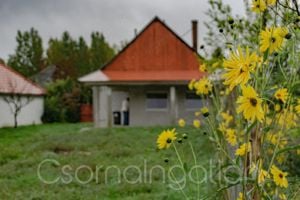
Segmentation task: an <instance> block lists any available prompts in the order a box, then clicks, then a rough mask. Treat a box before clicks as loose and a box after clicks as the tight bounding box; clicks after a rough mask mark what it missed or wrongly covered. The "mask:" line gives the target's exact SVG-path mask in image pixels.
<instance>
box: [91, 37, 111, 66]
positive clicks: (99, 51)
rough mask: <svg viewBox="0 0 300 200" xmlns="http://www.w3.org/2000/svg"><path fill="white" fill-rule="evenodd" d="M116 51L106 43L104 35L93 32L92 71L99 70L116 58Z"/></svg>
mask: <svg viewBox="0 0 300 200" xmlns="http://www.w3.org/2000/svg"><path fill="white" fill-rule="evenodd" d="M114 54H115V53H114V50H113V49H112V48H111V47H110V46H109V44H108V43H107V42H106V41H105V38H104V36H103V34H100V33H99V32H93V33H92V34H91V48H90V55H91V69H92V70H95V69H99V67H102V66H103V65H104V64H105V63H106V62H108V61H109V60H110V59H111V58H112V57H113V56H114Z"/></svg>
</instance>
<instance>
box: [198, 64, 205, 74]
mask: <svg viewBox="0 0 300 200" xmlns="http://www.w3.org/2000/svg"><path fill="white" fill-rule="evenodd" d="M199 71H200V72H207V67H206V65H205V64H200V65H199Z"/></svg>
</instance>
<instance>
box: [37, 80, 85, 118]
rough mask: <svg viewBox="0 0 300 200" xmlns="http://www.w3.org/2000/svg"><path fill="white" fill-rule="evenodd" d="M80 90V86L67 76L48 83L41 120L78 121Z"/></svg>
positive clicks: (81, 94) (81, 93)
mask: <svg viewBox="0 0 300 200" xmlns="http://www.w3.org/2000/svg"><path fill="white" fill-rule="evenodd" d="M82 91H83V89H81V86H80V85H79V84H78V83H76V82H75V81H73V80H72V79H69V78H68V79H66V80H57V81H56V82H54V83H52V84H50V85H49V86H48V87H47V96H46V98H45V111H44V115H43V121H44V122H78V121H79V120H80V112H79V109H80V103H81V98H83V97H82V96H83V92H82ZM86 98H87V97H86Z"/></svg>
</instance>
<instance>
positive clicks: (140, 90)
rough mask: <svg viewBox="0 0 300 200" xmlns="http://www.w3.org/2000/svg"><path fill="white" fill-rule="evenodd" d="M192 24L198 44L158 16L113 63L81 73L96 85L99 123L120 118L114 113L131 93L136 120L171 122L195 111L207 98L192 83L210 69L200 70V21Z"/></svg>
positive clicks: (132, 119)
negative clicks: (201, 95)
mask: <svg viewBox="0 0 300 200" xmlns="http://www.w3.org/2000/svg"><path fill="white" fill-rule="evenodd" d="M192 24H193V26H192V33H193V39H194V40H193V47H191V46H189V45H188V44H187V43H186V42H185V41H184V40H182V39H181V38H180V37H179V36H178V35H177V34H176V33H175V32H174V31H173V30H172V29H171V28H170V27H169V26H167V25H166V24H165V22H163V21H162V20H160V19H159V18H158V17H155V18H154V19H153V20H152V21H151V22H150V23H149V24H148V25H147V26H146V27H145V28H144V29H143V30H142V31H141V32H140V33H139V34H138V35H137V36H136V37H135V38H134V39H133V40H132V41H131V42H130V43H129V44H128V45H127V46H126V47H125V48H124V49H123V50H122V51H120V52H119V53H118V55H116V56H115V57H114V58H113V59H112V60H111V61H110V62H109V63H107V64H106V65H105V66H103V67H102V68H101V69H99V70H97V71H95V72H92V73H90V74H88V75H86V76H84V77H81V78H80V79H79V81H80V82H83V83H85V84H87V85H91V86H92V89H93V113H94V123H95V126H96V127H110V126H111V125H113V124H114V123H113V122H114V121H115V122H116V121H119V120H114V117H116V116H118V115H116V114H118V113H119V111H121V109H122V108H121V105H122V104H123V103H122V102H123V101H124V100H125V99H130V100H129V119H127V120H129V125H132V126H153V125H171V124H174V123H176V121H177V120H178V119H179V118H181V117H184V118H185V119H186V118H187V116H190V117H191V118H192V117H193V116H194V112H195V111H196V110H198V109H199V108H200V107H201V104H202V101H201V99H200V97H199V96H197V95H195V94H194V93H192V92H190V91H189V90H188V88H187V84H188V82H189V81H190V80H192V79H199V78H201V77H202V76H203V75H204V74H203V73H200V72H199V64H200V63H199V55H198V54H197V22H195V21H193V23H192ZM122 107H124V106H122ZM190 120H191V119H190ZM122 121H123V120H122ZM127 123H128V122H127ZM125 124H126V123H125Z"/></svg>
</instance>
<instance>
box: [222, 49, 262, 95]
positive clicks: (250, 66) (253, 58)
mask: <svg viewBox="0 0 300 200" xmlns="http://www.w3.org/2000/svg"><path fill="white" fill-rule="evenodd" d="M257 61H258V56H257V55H256V53H254V52H253V53H250V51H249V49H248V47H247V48H246V51H243V50H242V49H241V47H238V50H237V52H235V53H232V52H231V54H230V56H229V58H228V59H227V60H224V68H225V71H226V73H225V74H223V78H225V81H224V85H229V90H230V91H231V90H232V89H233V88H234V87H235V86H237V85H239V84H246V83H247V82H248V80H249V79H250V73H251V72H253V71H254V70H255V67H256V63H257Z"/></svg>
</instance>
